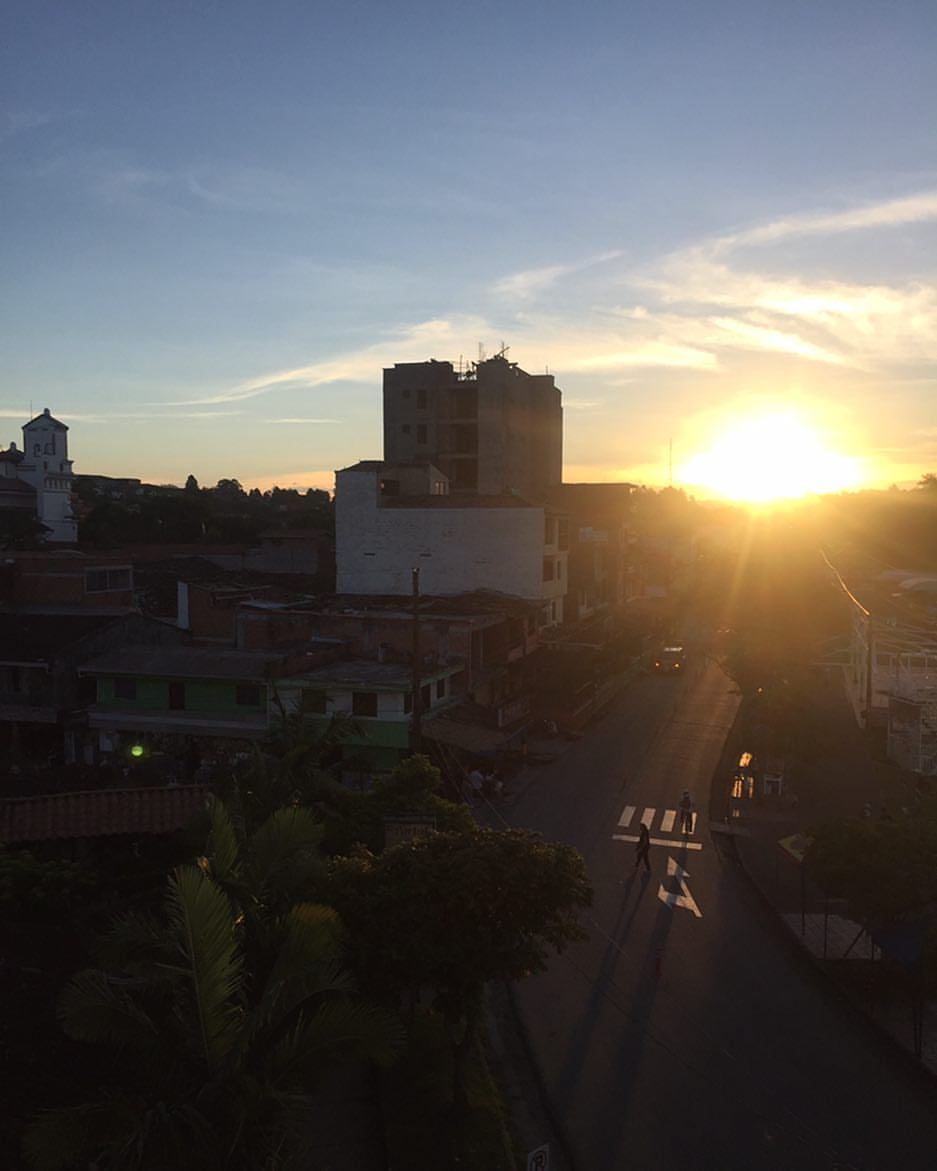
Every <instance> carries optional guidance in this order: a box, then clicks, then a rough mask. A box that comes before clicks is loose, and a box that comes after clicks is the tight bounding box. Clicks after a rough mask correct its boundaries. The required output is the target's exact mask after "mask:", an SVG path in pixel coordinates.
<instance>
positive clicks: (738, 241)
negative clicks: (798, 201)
mask: <svg viewBox="0 0 937 1171" xmlns="http://www.w3.org/2000/svg"><path fill="white" fill-rule="evenodd" d="M928 220H937V191H922V192H919V193H918V194H916V195H906V196H903V197H902V198H900V199H889V200H885V201H883V202H881V203H872V204H866V205H864V206H863V207H854V208H844V209H841V210H839V211H830V212H819V213H815V214H812V215H798V216H783V217H781V218H780V219H776V220H772V221H771V222H770V223H767V224H762V225H761V226H758V227H754V228H748V229H746V230H745V231H741V232H736V233H734V234H730V235H725V236H721V237H719V238H718V239H716V240H714V241H713V244H712V249H713V251H714V252H716V253H724V252H728V251H730V250H731V249H734V248H740V247H747V246H750V245H759V244H774V243H777V242H778V241H779V240H789V239H793V238H796V237H803V236H834V235H839V234H840V233H842V232H855V231H859V230H862V229H869V228H895V227H900V226H902V225H904V224H918V223H924V222H926V221H928Z"/></svg>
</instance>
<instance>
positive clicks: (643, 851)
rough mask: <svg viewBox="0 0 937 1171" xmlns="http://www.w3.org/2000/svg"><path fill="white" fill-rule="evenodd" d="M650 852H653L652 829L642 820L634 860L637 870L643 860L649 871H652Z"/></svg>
mask: <svg viewBox="0 0 937 1171" xmlns="http://www.w3.org/2000/svg"><path fill="white" fill-rule="evenodd" d="M650 853H651V831H650V830H649V829H648V828H647V826H646V825H645V824H644V822H643V821H642V822H641V827H640V829H639V830H638V844H637V847H636V854H637V856H636V857H635V860H634V868H635V870H637V868H638V867H639V866H640V865H641V862H642V861H643V862H644V869H645V870H647V871H648V872H650V869H651V858H650Z"/></svg>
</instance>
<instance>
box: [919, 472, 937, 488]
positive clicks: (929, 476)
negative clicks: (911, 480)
mask: <svg viewBox="0 0 937 1171" xmlns="http://www.w3.org/2000/svg"><path fill="white" fill-rule="evenodd" d="M917 486H918V487H919V488H923V489H924V491H925V492H937V472H925V473H924V475H923V476H921V478H920V480H918V482H917Z"/></svg>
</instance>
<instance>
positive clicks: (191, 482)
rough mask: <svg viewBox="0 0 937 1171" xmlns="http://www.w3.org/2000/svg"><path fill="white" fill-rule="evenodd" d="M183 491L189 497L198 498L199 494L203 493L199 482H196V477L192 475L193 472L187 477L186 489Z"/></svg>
mask: <svg viewBox="0 0 937 1171" xmlns="http://www.w3.org/2000/svg"><path fill="white" fill-rule="evenodd" d="M183 491H184V492H185V493H186V494H187V495H188V496H197V495H198V493H199V492H200V491H201V489H200V488H199V486H198V480H196V478H195V476H193V475H192V474H191V472H190V473H189V475H188V476H187V477H186V481H185V488H184V489H183Z"/></svg>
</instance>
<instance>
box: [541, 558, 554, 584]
mask: <svg viewBox="0 0 937 1171" xmlns="http://www.w3.org/2000/svg"><path fill="white" fill-rule="evenodd" d="M543 580H544V581H552V580H553V558H552V557H544V559H543Z"/></svg>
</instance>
